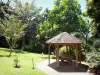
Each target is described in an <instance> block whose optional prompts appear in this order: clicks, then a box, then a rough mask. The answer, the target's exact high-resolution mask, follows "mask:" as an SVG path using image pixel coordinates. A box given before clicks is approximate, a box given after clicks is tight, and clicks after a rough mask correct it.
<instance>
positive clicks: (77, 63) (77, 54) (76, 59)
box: [76, 45, 78, 68]
mask: <svg viewBox="0 0 100 75" xmlns="http://www.w3.org/2000/svg"><path fill="white" fill-rule="evenodd" d="M77 67H78V45H77V46H76V68H77Z"/></svg>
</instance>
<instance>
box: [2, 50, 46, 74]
mask: <svg viewBox="0 0 100 75" xmlns="http://www.w3.org/2000/svg"><path fill="white" fill-rule="evenodd" d="M7 55H9V51H8V49H6V48H0V75H46V74H45V73H44V72H42V71H41V70H39V69H38V67H37V64H38V63H39V62H40V61H42V60H43V59H42V54H37V53H29V52H25V51H19V50H17V51H16V52H13V53H12V56H11V57H7ZM16 56H17V57H18V59H19V63H20V65H21V68H14V61H13V60H14V58H15V57H16ZM44 57H47V55H44ZM32 58H33V61H34V64H35V69H33V65H32Z"/></svg>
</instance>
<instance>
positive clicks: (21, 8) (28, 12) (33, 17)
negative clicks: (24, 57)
mask: <svg viewBox="0 0 100 75" xmlns="http://www.w3.org/2000/svg"><path fill="white" fill-rule="evenodd" d="M14 7H15V12H17V14H18V18H19V19H20V20H22V22H23V23H27V24H28V26H27V28H26V29H25V35H24V36H23V46H25V45H28V44H30V42H32V41H35V36H36V34H37V30H38V26H39V24H40V23H41V18H42V15H41V14H40V11H41V8H37V7H36V6H35V4H34V1H33V2H32V3H31V4H30V3H25V4H22V3H21V2H20V1H18V0H15V6H14Z"/></svg>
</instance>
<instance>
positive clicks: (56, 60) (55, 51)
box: [55, 47, 57, 64]
mask: <svg viewBox="0 0 100 75" xmlns="http://www.w3.org/2000/svg"><path fill="white" fill-rule="evenodd" d="M55 56H56V64H57V48H56V47H55Z"/></svg>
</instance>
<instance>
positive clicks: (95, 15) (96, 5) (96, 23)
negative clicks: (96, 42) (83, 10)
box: [86, 0, 100, 38]
mask: <svg viewBox="0 0 100 75" xmlns="http://www.w3.org/2000/svg"><path fill="white" fill-rule="evenodd" d="M86 1H87V16H89V17H90V18H91V19H92V23H93V28H92V29H93V30H92V33H93V35H94V36H95V37H97V38H100V1H99V0H86Z"/></svg>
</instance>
